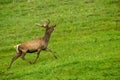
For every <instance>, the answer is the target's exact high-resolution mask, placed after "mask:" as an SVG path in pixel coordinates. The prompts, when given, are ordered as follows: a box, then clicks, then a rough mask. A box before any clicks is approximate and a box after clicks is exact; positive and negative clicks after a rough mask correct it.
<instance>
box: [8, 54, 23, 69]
mask: <svg viewBox="0 0 120 80" xmlns="http://www.w3.org/2000/svg"><path fill="white" fill-rule="evenodd" d="M20 56H21V54H20V53H17V54H16V56H14V57H13V58H12V60H11V63H10V64H9V66H8V68H7V69H10V68H11V66H12V64H13V62H14V61H15V60H16V59H17V58H19V57H20Z"/></svg>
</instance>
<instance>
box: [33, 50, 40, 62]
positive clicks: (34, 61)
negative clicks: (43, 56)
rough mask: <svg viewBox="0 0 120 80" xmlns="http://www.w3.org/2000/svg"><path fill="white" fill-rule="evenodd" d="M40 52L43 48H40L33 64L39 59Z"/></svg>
mask: <svg viewBox="0 0 120 80" xmlns="http://www.w3.org/2000/svg"><path fill="white" fill-rule="evenodd" d="M40 52H41V50H38V52H37V56H36V59H35V60H34V62H33V64H34V63H36V61H37V59H38V58H39V55H40Z"/></svg>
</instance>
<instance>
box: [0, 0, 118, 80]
mask: <svg viewBox="0 0 120 80" xmlns="http://www.w3.org/2000/svg"><path fill="white" fill-rule="evenodd" d="M119 5H120V1H119V0H32V2H27V0H14V2H13V0H0V80H120V6H119ZM46 19H50V20H51V24H50V25H53V24H56V25H57V27H56V30H55V31H54V32H53V34H52V36H51V40H50V42H49V46H48V47H49V48H51V49H52V50H54V51H56V52H57V56H58V59H54V57H53V56H52V55H51V54H50V53H49V52H44V51H43V52H41V55H40V58H39V60H38V61H37V63H36V64H32V65H30V64H28V63H26V62H25V61H23V60H22V59H21V58H19V59H17V60H16V61H15V63H14V64H13V66H12V68H11V69H10V70H7V69H6V68H7V66H8V64H9V62H10V61H11V58H12V57H13V56H14V55H15V49H14V48H13V46H15V45H17V44H19V43H22V42H26V41H30V40H32V39H35V38H38V37H40V36H43V35H44V32H45V29H43V28H39V27H36V26H35V23H36V22H40V21H41V20H46ZM35 57H36V54H27V55H26V58H28V59H29V60H31V61H33V60H34V59H35Z"/></svg>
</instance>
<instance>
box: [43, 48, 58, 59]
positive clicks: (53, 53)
mask: <svg viewBox="0 0 120 80" xmlns="http://www.w3.org/2000/svg"><path fill="white" fill-rule="evenodd" d="M45 50H46V51H48V52H51V53H52V55H53V56H54V58H56V59H57V56H56V54H55V53H56V52H54V51H52V50H51V49H48V48H46V49H45Z"/></svg>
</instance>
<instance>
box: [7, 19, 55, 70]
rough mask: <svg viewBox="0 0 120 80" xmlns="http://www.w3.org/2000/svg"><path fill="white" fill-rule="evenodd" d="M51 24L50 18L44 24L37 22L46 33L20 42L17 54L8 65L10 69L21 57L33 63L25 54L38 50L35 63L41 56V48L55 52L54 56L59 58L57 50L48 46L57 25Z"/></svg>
mask: <svg viewBox="0 0 120 80" xmlns="http://www.w3.org/2000/svg"><path fill="white" fill-rule="evenodd" d="M49 24H50V20H47V21H45V23H44V24H39V23H36V26H40V27H43V28H45V29H46V31H45V34H44V36H43V37H40V38H37V39H34V40H32V41H29V42H25V43H22V44H18V45H17V46H16V55H15V56H14V57H13V58H12V60H11V62H10V64H9V66H8V69H10V68H11V66H12V64H13V62H14V61H15V60H16V59H17V58H19V57H21V58H22V59H23V60H25V61H26V62H28V63H30V64H32V62H31V61H29V60H27V59H26V58H25V55H26V53H33V52H37V56H36V59H35V60H34V62H33V63H35V62H36V61H37V59H38V58H39V55H40V52H41V50H44V51H48V52H51V53H52V54H53V56H54V57H55V58H57V56H56V55H55V52H53V51H52V50H50V49H49V48H48V47H47V46H48V42H49V40H50V36H51V33H52V32H53V31H54V29H55V27H56V25H54V26H49Z"/></svg>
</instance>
